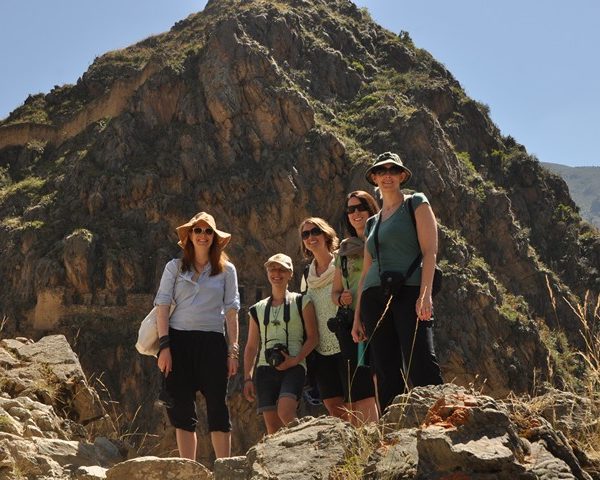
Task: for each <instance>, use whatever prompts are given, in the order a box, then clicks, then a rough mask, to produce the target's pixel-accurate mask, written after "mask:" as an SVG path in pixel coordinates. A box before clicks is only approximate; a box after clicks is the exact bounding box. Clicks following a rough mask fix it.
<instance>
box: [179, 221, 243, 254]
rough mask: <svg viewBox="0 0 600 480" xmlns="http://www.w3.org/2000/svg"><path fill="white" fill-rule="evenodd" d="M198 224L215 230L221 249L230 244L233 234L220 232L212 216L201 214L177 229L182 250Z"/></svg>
mask: <svg viewBox="0 0 600 480" xmlns="http://www.w3.org/2000/svg"><path fill="white" fill-rule="evenodd" d="M198 222H205V223H206V224H208V225H209V226H210V228H212V229H213V231H214V232H215V233H214V235H215V237H216V239H217V242H218V245H219V248H221V249H223V248H225V247H226V246H227V245H228V244H229V242H230V240H231V234H230V233H227V232H224V231H223V230H219V229H218V228H217V225H216V223H215V219H214V218H213V216H212V215H210V214H208V213H206V212H200V213H197V214H196V215H194V216H193V217H192V218H191V219H190V220H189V221H188V222H186V223H184V224H183V225H179V226H178V227H177V228H176V229H175V230H176V231H177V236H178V237H179V241H178V242H177V245H179V246H180V247H181V248H185V245H186V243H187V242H188V239H189V233H190V229H191V228H192V227H193V226H194V225H196V224H197V223H198Z"/></svg>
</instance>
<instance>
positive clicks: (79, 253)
mask: <svg viewBox="0 0 600 480" xmlns="http://www.w3.org/2000/svg"><path fill="white" fill-rule="evenodd" d="M386 150H392V151H396V152H398V153H400V154H401V155H402V157H403V158H404V159H406V162H407V164H408V165H409V167H410V168H411V169H412V171H413V173H414V181H413V182H412V185H411V188H413V189H416V190H419V191H423V192H425V194H426V195H427V196H428V197H429V198H430V199H431V203H432V205H433V208H434V210H435V212H436V215H437V217H438V219H439V222H440V242H441V244H440V255H439V258H440V264H441V267H442V268H443V270H444V272H445V275H446V280H445V288H444V290H443V291H442V293H440V295H439V296H438V297H436V311H437V312H439V314H438V316H437V318H436V336H437V337H436V338H437V343H438V351H439V357H440V361H441V364H442V367H443V372H444V375H445V378H446V379H448V380H454V381H456V382H458V383H459V384H462V385H467V384H469V383H477V384H483V385H484V387H483V388H484V389H485V392H486V393H488V394H492V395H495V396H503V395H506V394H508V393H509V392H510V391H511V390H514V391H518V392H524V391H530V390H531V389H532V388H533V386H534V384H535V383H537V382H540V381H549V382H554V383H557V384H558V385H563V384H565V383H574V384H576V383H577V382H578V381H580V380H581V379H582V378H583V377H584V374H585V365H584V363H583V362H582V361H581V360H580V357H578V356H577V355H573V351H574V350H576V349H580V348H585V344H584V342H583V340H582V337H581V335H580V334H579V330H580V328H581V321H580V319H579V318H578V316H577V315H576V314H575V313H574V311H573V310H572V309H571V308H570V307H569V306H568V305H567V304H566V302H565V299H567V300H568V301H569V302H571V304H573V305H575V304H577V303H580V302H581V301H582V298H583V295H584V293H585V291H586V290H587V289H591V290H592V291H595V292H598V290H600V274H599V271H598V268H599V265H600V238H599V236H598V232H597V231H595V230H593V229H591V228H590V226H589V225H587V224H586V223H583V222H582V221H581V218H580V216H579V214H578V213H577V209H576V207H575V204H574V203H573V200H572V199H571V197H570V196H569V193H568V190H567V187H566V184H565V183H564V181H562V180H561V179H560V178H559V177H557V176H555V175H551V174H549V173H548V172H547V171H546V170H545V169H544V168H542V167H541V166H540V164H539V163H538V162H537V161H536V160H535V159H534V158H532V157H531V156H530V155H529V154H528V153H527V151H526V149H525V148H524V147H523V146H522V145H519V144H517V143H516V142H515V141H514V140H513V139H512V138H511V137H503V136H502V135H500V133H499V131H498V129H497V128H496V126H495V125H494V124H493V123H492V122H491V120H490V118H489V115H488V112H487V110H486V108H485V106H484V105H482V104H479V103H477V102H474V101H473V100H471V99H470V98H469V97H468V96H467V95H466V94H465V92H464V90H463V89H462V87H461V85H460V83H459V82H458V81H457V80H456V79H455V78H454V77H453V76H452V74H451V73H450V72H448V71H447V70H446V69H445V68H444V67H443V65H441V64H440V63H438V62H437V61H436V60H435V59H434V58H432V57H431V55H429V54H428V53H427V52H426V51H424V50H422V49H419V48H417V47H416V46H415V45H414V44H413V42H412V41H411V39H410V37H409V36H408V35H406V34H402V35H400V36H397V35H395V34H393V33H391V32H388V31H386V30H384V29H383V28H381V27H380V26H378V25H377V24H375V23H373V22H372V20H371V19H370V17H369V15H368V13H367V12H366V11H365V10H362V9H358V8H357V7H356V6H355V5H354V4H352V3H351V2H350V1H348V0H328V1H324V0H280V1H275V2H266V1H263V0H243V1H240V0H212V1H210V2H209V3H208V4H207V6H206V8H205V10H204V11H202V12H199V13H197V14H195V15H191V16H190V17H188V18H187V19H185V20H182V21H181V22H178V23H177V24H176V25H174V26H173V28H172V29H171V30H170V31H169V32H166V33H164V34H162V35H158V36H155V37H151V38H148V39H146V40H144V41H142V42H140V43H138V44H136V45H133V46H131V47H129V48H126V49H123V50H119V51H114V52H109V53H107V54H105V55H103V56H101V57H99V58H98V59H97V60H96V61H95V62H94V63H93V65H92V66H91V67H90V68H89V70H88V71H87V72H85V73H84V74H83V75H82V77H81V78H80V79H79V80H78V82H77V84H76V85H66V86H63V87H60V88H56V89H54V90H53V91H52V92H50V93H49V94H47V95H38V96H34V97H30V98H28V99H27V100H26V101H25V104H24V105H23V106H22V107H20V108H18V109H17V110H15V111H14V112H12V113H11V114H10V115H9V117H8V118H6V119H5V120H4V121H2V122H1V123H0V249H1V257H0V275H1V276H2V278H3V283H2V288H1V289H0V317H3V318H4V321H3V328H4V332H5V333H9V334H13V333H21V334H27V335H29V336H32V337H34V338H39V337H40V336H41V335H43V334H45V333H63V334H64V335H66V336H67V338H68V339H70V340H71V341H72V343H73V345H74V348H75V350H76V351H77V352H78V353H79V355H80V358H81V361H82V363H83V364H84V366H86V367H88V368H89V371H90V372H93V373H95V374H100V373H101V372H104V373H105V377H104V379H105V382H106V385H107V388H109V390H110V391H111V392H112V394H113V395H114V397H115V398H116V399H118V400H121V401H122V404H123V405H125V406H126V407H127V409H128V415H129V418H130V421H132V422H133V423H134V425H135V424H136V422H143V425H144V428H146V429H147V430H149V431H153V429H155V428H158V425H159V423H160V421H159V419H158V417H157V412H156V411H155V410H154V408H153V404H154V399H155V396H156V388H155V387H156V384H157V382H158V378H157V376H156V371H155V366H154V364H153V361H152V359H150V358H140V357H139V356H138V355H136V353H135V352H134V350H133V348H132V346H133V344H134V335H135V332H136V330H137V327H138V324H139V321H140V320H141V318H143V316H144V314H145V312H146V311H147V310H149V309H150V306H151V303H152V298H153V295H154V291H155V289H156V287H157V283H158V279H159V277H160V274H161V272H162V269H163V267H164V264H165V262H166V261H167V260H168V259H170V258H172V257H173V256H174V255H177V254H178V253H179V250H178V247H177V246H176V244H175V242H176V237H175V235H174V228H175V227H176V226H177V225H179V224H181V223H183V221H185V220H187V219H188V218H190V217H191V216H192V215H193V214H194V213H196V212H197V211H199V210H207V211H209V212H211V213H213V214H214V215H215V216H216V218H217V222H218V224H219V227H221V228H223V229H225V230H227V231H229V232H231V233H232V234H233V241H232V242H231V245H230V247H229V251H230V254H231V257H232V259H233V261H234V263H235V264H236V266H237V268H238V272H239V276H240V283H241V286H242V295H243V300H244V305H246V306H247V305H248V304H250V303H251V302H253V301H254V300H255V298H256V297H260V296H261V295H263V294H264V287H265V284H266V281H265V279H264V273H263V269H262V263H263V259H265V258H267V257H268V255H270V254H272V253H273V252H275V251H284V252H287V253H289V254H291V255H293V257H294V258H295V260H296V261H299V260H300V252H299V239H298V234H297V225H298V224H299V222H300V221H301V220H302V219H303V218H304V217H305V216H308V215H319V216H322V217H324V218H326V219H328V220H330V221H331V222H333V223H334V224H335V225H339V220H340V218H341V215H342V211H343V209H342V203H343V198H344V195H345V193H346V192H348V191H350V190H351V189H355V188H358V187H361V188H368V187H369V186H368V185H367V184H366V182H365V181H364V179H363V172H364V170H365V167H366V166H367V165H368V164H369V163H370V162H371V160H372V158H373V157H374V156H375V155H376V154H377V153H380V152H382V151H386ZM241 318H242V323H245V322H244V320H245V313H244V312H242V317H241ZM124 372H127V374H126V375H125V374H123V373H124ZM239 387H240V386H239V381H238V380H236V381H234V382H233V383H232V395H233V397H232V398H233V400H232V402H233V405H234V409H235V410H236V411H248V412H249V411H251V409H252V407H251V406H249V405H248V404H247V403H246V402H245V401H243V400H242V399H241V397H240V395H239ZM138 406H140V411H139V412H138V415H137V417H135V418H136V420H135V422H134V421H133V417H134V413H135V412H136V410H137V408H138ZM235 418H239V419H240V420H239V422H240V424H238V425H235V428H236V430H237V431H240V432H241V431H244V432H253V433H246V434H244V435H239V436H237V437H236V439H235V449H236V451H237V452H240V453H241V452H244V451H246V449H247V448H248V447H249V446H250V445H252V444H253V443H254V442H255V441H256V439H257V438H259V436H260V432H261V431H260V427H259V424H258V421H257V417H255V416H254V415H243V416H236V417H235ZM163 447H164V448H163V450H161V451H163V452H164V451H168V448H172V445H170V446H168V445H164V446H163ZM209 451H210V447H209V446H206V448H205V450H204V451H203V452H202V453H201V457H202V458H207V457H206V455H209V454H210V453H209Z"/></svg>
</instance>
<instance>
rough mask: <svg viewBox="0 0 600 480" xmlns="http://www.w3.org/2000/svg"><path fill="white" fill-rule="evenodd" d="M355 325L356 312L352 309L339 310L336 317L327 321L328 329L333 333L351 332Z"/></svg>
mask: <svg viewBox="0 0 600 480" xmlns="http://www.w3.org/2000/svg"><path fill="white" fill-rule="evenodd" d="M353 323H354V310H352V309H350V308H338V311H337V313H336V314H335V317H333V318H330V319H329V320H327V328H328V329H329V331H331V332H333V333H337V332H343V331H350V330H352V324H353Z"/></svg>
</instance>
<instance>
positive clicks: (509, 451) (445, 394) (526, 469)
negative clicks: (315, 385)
mask: <svg viewBox="0 0 600 480" xmlns="http://www.w3.org/2000/svg"><path fill="white" fill-rule="evenodd" d="M548 395H557V397H560V392H552V393H550V394H548ZM536 401H537V400H536V399H532V400H531V403H530V404H526V403H523V402H521V401H518V403H519V405H520V406H521V408H525V406H526V405H528V406H529V407H532V406H533V405H535V403H536ZM513 402H517V400H516V399H514V400H513V401H511V402H507V403H504V402H500V401H497V400H494V399H492V398H491V397H487V396H484V395H481V394H478V393H475V392H472V391H467V390H465V389H464V388H461V387H457V386H455V385H451V384H447V385H443V386H439V387H419V388H416V389H414V390H413V391H411V392H410V393H409V394H407V395H400V396H398V397H397V398H396V400H395V402H394V404H393V405H392V406H391V407H390V409H389V410H388V412H387V413H386V415H385V416H384V417H383V418H382V419H381V421H380V422H379V424H378V425H376V426H375V425H368V426H365V427H363V428H361V429H358V430H354V429H353V428H352V427H350V426H349V425H348V424H346V423H344V422H342V421H340V420H338V419H333V418H327V417H320V418H316V419H315V418H311V417H307V418H304V419H301V420H299V421H298V422H296V423H295V424H293V425H291V426H290V427H289V428H286V429H284V430H281V431H280V432H277V434H275V435H271V436H267V437H266V438H265V439H264V440H262V441H261V442H260V443H258V444H257V445H256V446H255V447H253V448H252V449H250V451H249V452H248V453H247V454H246V456H245V457H236V458H231V459H223V460H218V461H217V462H216V463H215V469H214V478H215V479H216V480H218V479H227V480H249V479H253V480H254V479H256V480H258V479H271V478H294V479H307V480H308V479H312V478H340V479H341V478H364V479H384V478H395V479H407V480H408V479H475V480H487V479H490V480H491V479H497V480H514V479H523V480H525V479H545V478H547V479H550V478H553V479H554V478H564V479H569V478H571V479H579V480H591V479H592V478H597V476H594V477H592V476H591V475H590V473H588V472H586V470H585V469H584V468H583V467H582V465H581V463H580V461H579V460H578V459H577V455H576V454H575V452H574V450H573V448H572V447H571V446H570V445H569V443H568V441H567V440H566V438H565V437H564V435H563V434H562V433H561V432H560V431H557V430H555V429H554V428H553V427H552V426H551V425H550V423H549V422H548V421H547V420H546V419H545V418H544V417H542V416H539V415H537V414H535V413H533V411H531V410H530V414H529V416H528V418H527V422H529V425H528V428H523V427H524V425H523V424H522V421H523V417H521V416H518V415H515V414H514V408H515V405H514V403H513ZM585 466H586V467H587V468H588V469H589V470H590V471H592V472H596V473H594V475H597V470H595V469H594V468H596V469H597V465H596V467H594V466H593V465H592V464H587V465H585Z"/></svg>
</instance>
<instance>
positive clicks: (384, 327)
mask: <svg viewBox="0 0 600 480" xmlns="http://www.w3.org/2000/svg"><path fill="white" fill-rule="evenodd" d="M418 297H419V287H412V286H404V287H402V288H401V289H400V291H399V292H398V293H396V294H395V295H394V298H393V299H392V302H391V304H390V307H389V308H388V311H387V313H386V314H385V317H384V318H383V319H382V320H381V322H379V323H378V321H379V319H380V317H381V314H382V313H383V311H384V310H385V305H386V303H387V298H384V295H383V293H382V291H381V288H380V287H372V288H369V289H367V290H366V291H364V292H363V294H362V297H361V302H360V316H361V320H362V322H363V324H364V325H365V328H366V330H367V335H368V337H369V339H370V344H369V345H370V348H371V358H372V360H373V364H374V367H375V373H376V374H377V388H378V392H379V404H380V407H381V410H382V411H383V410H384V409H385V408H387V407H388V406H389V405H390V404H391V403H392V401H393V400H394V397H395V396H396V395H398V394H401V393H404V392H405V391H406V390H407V385H406V383H405V380H404V379H407V380H409V381H410V383H411V384H412V386H413V387H418V386H424V385H439V384H441V383H443V380H442V373H441V371H440V366H439V364H438V361H437V358H436V356H435V348H434V343H433V328H432V327H433V321H427V322H422V321H419V320H417V314H416V311H415V305H416V302H417V298H418ZM415 327H416V336H415ZM413 341H414V345H413Z"/></svg>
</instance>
